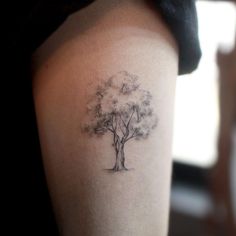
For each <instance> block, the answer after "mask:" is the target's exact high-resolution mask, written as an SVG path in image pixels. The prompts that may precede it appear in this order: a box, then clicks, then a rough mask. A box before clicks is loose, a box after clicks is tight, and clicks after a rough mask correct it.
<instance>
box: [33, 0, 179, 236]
mask: <svg viewBox="0 0 236 236" xmlns="http://www.w3.org/2000/svg"><path fill="white" fill-rule="evenodd" d="M105 2H106V3H107V5H105V6H104V4H103V3H105ZM118 2H119V1H110V3H109V4H108V1H106V0H101V1H97V3H95V4H92V5H91V6H90V7H89V8H86V9H84V10H82V11H81V12H78V13H76V14H74V15H73V16H72V17H70V18H69V19H68V21H67V22H65V24H64V25H63V26H62V27H61V28H60V29H59V30H58V31H57V32H55V33H54V34H53V35H52V37H51V38H49V39H48V40H47V41H46V42H45V43H44V45H42V47H41V48H39V49H38V50H37V52H36V53H35V55H34V59H33V61H34V64H33V66H34V78H33V93H34V101H35V109H36V114H37V122H38V129H39V135H40V142H41V148H42V153H43V161H44V166H45V171H46V175H47V181H48V185H49V189H50V193H51V197H52V200H53V204H54V208H55V212H56V216H57V219H58V223H59V226H60V228H61V232H62V234H63V235H69V236H73V235H89V236H90V235H103V236H106V235H107V236H111V235H114V236H115V235H123V236H126V235H140V236H141V235H142V236H143V235H165V234H166V230H167V221H168V202H169V185H170V176H171V140H172V114H173V101H174V90H175V77H176V75H177V67H178V61H177V57H178V55H177V54H178V53H177V49H176V45H175V42H174V40H173V38H172V36H171V34H170V33H169V31H168V29H167V28H166V26H165V25H164V23H163V22H162V20H161V18H160V16H159V15H158V13H156V12H153V10H151V9H150V8H149V6H148V5H146V3H145V2H144V1H141V0H140V1H137V3H135V1H131V0H130V1H126V2H125V1H124V2H123V1H121V2H120V3H119V4H118ZM132 135H133V136H132ZM122 145H123V154H121V153H120V152H121V151H122ZM117 152H119V153H118V154H117ZM118 155H120V156H119V157H118ZM122 155H123V157H125V165H124V166H125V167H126V168H127V169H128V170H127V171H122V165H121V164H119V165H120V166H118V167H117V168H114V169H113V170H112V168H113V167H115V165H116V164H115V163H116V158H117V157H118V158H120V157H122ZM115 170H116V171H115ZM123 170H124V168H123Z"/></svg>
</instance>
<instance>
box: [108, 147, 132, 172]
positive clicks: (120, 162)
mask: <svg viewBox="0 0 236 236" xmlns="http://www.w3.org/2000/svg"><path fill="white" fill-rule="evenodd" d="M115 149H116V163H115V165H114V167H113V169H112V170H114V171H121V170H128V169H127V168H126V167H125V152H124V144H123V143H118V144H117V145H116V147H115Z"/></svg>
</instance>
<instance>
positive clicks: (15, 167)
mask: <svg viewBox="0 0 236 236" xmlns="http://www.w3.org/2000/svg"><path fill="white" fill-rule="evenodd" d="M153 1H154V3H155V6H156V8H157V9H159V11H160V12H161V14H162V16H163V19H164V20H165V21H166V23H167V25H168V26H169V28H170V30H171V32H172V33H173V35H174V37H175V38H176V40H177V43H178V45H179V74H185V73H189V72H191V71H193V70H194V69H195V68H196V67H197V65H198V62H199V59H200V55H201V51H200V47H199V42H198V31H197V17H196V11H195V3H194V0H153ZM91 2H93V1H91V0H83V1H82V0H67V1H66V0H41V1H40V0H38V1H36V0H31V1H30V2H27V4H26V3H22V1H10V4H11V5H10V6H7V10H6V12H8V13H9V14H8V15H10V17H9V18H8V19H7V20H6V21H7V30H6V36H7V37H6V38H7V41H8V42H7V50H8V51H7V56H6V57H5V58H4V60H5V62H6V67H5V68H4V69H6V71H7V73H6V77H7V79H5V80H4V82H5V81H6V86H4V89H6V91H8V95H7V98H6V101H7V109H6V111H5V112H4V114H5V116H6V117H7V119H6V123H5V124H4V125H6V127H8V132H7V134H6V136H5V139H6V141H7V144H9V146H10V147H8V148H7V152H6V153H7V158H6V159H8V160H10V162H11V163H10V164H9V166H10V168H9V170H11V173H13V180H12V182H11V181H10V180H9V184H8V185H9V186H10V188H11V189H9V190H11V192H12V193H11V194H9V196H11V197H12V199H11V197H9V199H8V200H9V201H10V204H8V213H9V214H10V218H9V223H10V227H8V228H7V231H6V232H7V234H6V235H21V234H22V235H24V236H28V235H30V236H38V235H39V236H54V235H58V232H57V227H56V224H55V219H54V215H53V212H52V207H51V202H50V198H49V194H48V189H47V187H46V186H47V185H46V180H45V176H44V171H43V165H42V159H41V150H40V144H39V138H38V130H37V125H36V116H35V111H34V105H33V97H32V89H31V74H30V73H31V72H30V59H31V54H32V52H33V51H34V50H35V49H36V48H37V47H38V46H39V45H41V44H42V43H43V41H44V40H45V39H46V38H47V37H48V36H49V35H50V34H51V33H52V32H53V31H55V30H56V29H57V28H58V27H59V26H60V25H61V24H62V23H63V21H65V19H66V18H67V16H68V15H69V14H71V13H73V12H74V11H77V10H79V9H81V8H82V7H85V6H86V5H88V4H90V3H91ZM4 76H5V75H4ZM7 137H8V138H9V139H8V138H7ZM8 176H10V175H8ZM4 217H5V218H7V217H6V216H5V215H4ZM12 229H13V230H14V229H16V230H17V234H12V233H10V231H11V230H12ZM2 231H3V230H2ZM3 232H4V231H3Z"/></svg>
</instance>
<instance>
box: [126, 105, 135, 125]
mask: <svg viewBox="0 0 236 236" xmlns="http://www.w3.org/2000/svg"><path fill="white" fill-rule="evenodd" d="M134 112H135V108H134V107H133V112H132V114H131V116H130V118H129V120H128V123H127V128H129V123H130V121H131V119H132V117H133V114H134Z"/></svg>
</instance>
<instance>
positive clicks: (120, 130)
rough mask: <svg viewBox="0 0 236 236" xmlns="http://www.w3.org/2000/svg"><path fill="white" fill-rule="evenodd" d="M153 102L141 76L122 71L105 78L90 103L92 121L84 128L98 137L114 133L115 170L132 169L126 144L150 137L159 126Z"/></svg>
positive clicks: (89, 113) (88, 107)
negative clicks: (126, 151)
mask: <svg viewBox="0 0 236 236" xmlns="http://www.w3.org/2000/svg"><path fill="white" fill-rule="evenodd" d="M151 101H152V95H151V94H150V92H149V91H146V90H143V89H141V88H140V84H138V76H136V75H133V74H130V73H128V72H126V71H121V72H118V73H117V74H115V75H113V76H112V77H110V78H109V79H108V80H107V81H103V82H102V83H101V84H100V85H99V86H98V87H97V89H96V92H95V95H94V96H93V97H91V100H90V101H89V102H88V104H87V114H88V116H89V123H88V124H85V125H84V126H83V131H85V132H87V133H88V134H90V135H96V136H102V135H104V134H106V133H108V132H109V133H111V135H112V137H113V144H112V146H113V148H114V150H115V165H114V167H113V168H112V169H110V170H111V171H122V170H128V169H127V168H126V167H125V152H124V147H125V145H126V144H127V142H128V141H129V140H132V139H133V140H141V139H147V138H148V137H149V135H150V132H151V131H152V130H153V129H154V128H155V127H156V126H157V117H156V115H155V114H154V112H153V108H152V106H151Z"/></svg>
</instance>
